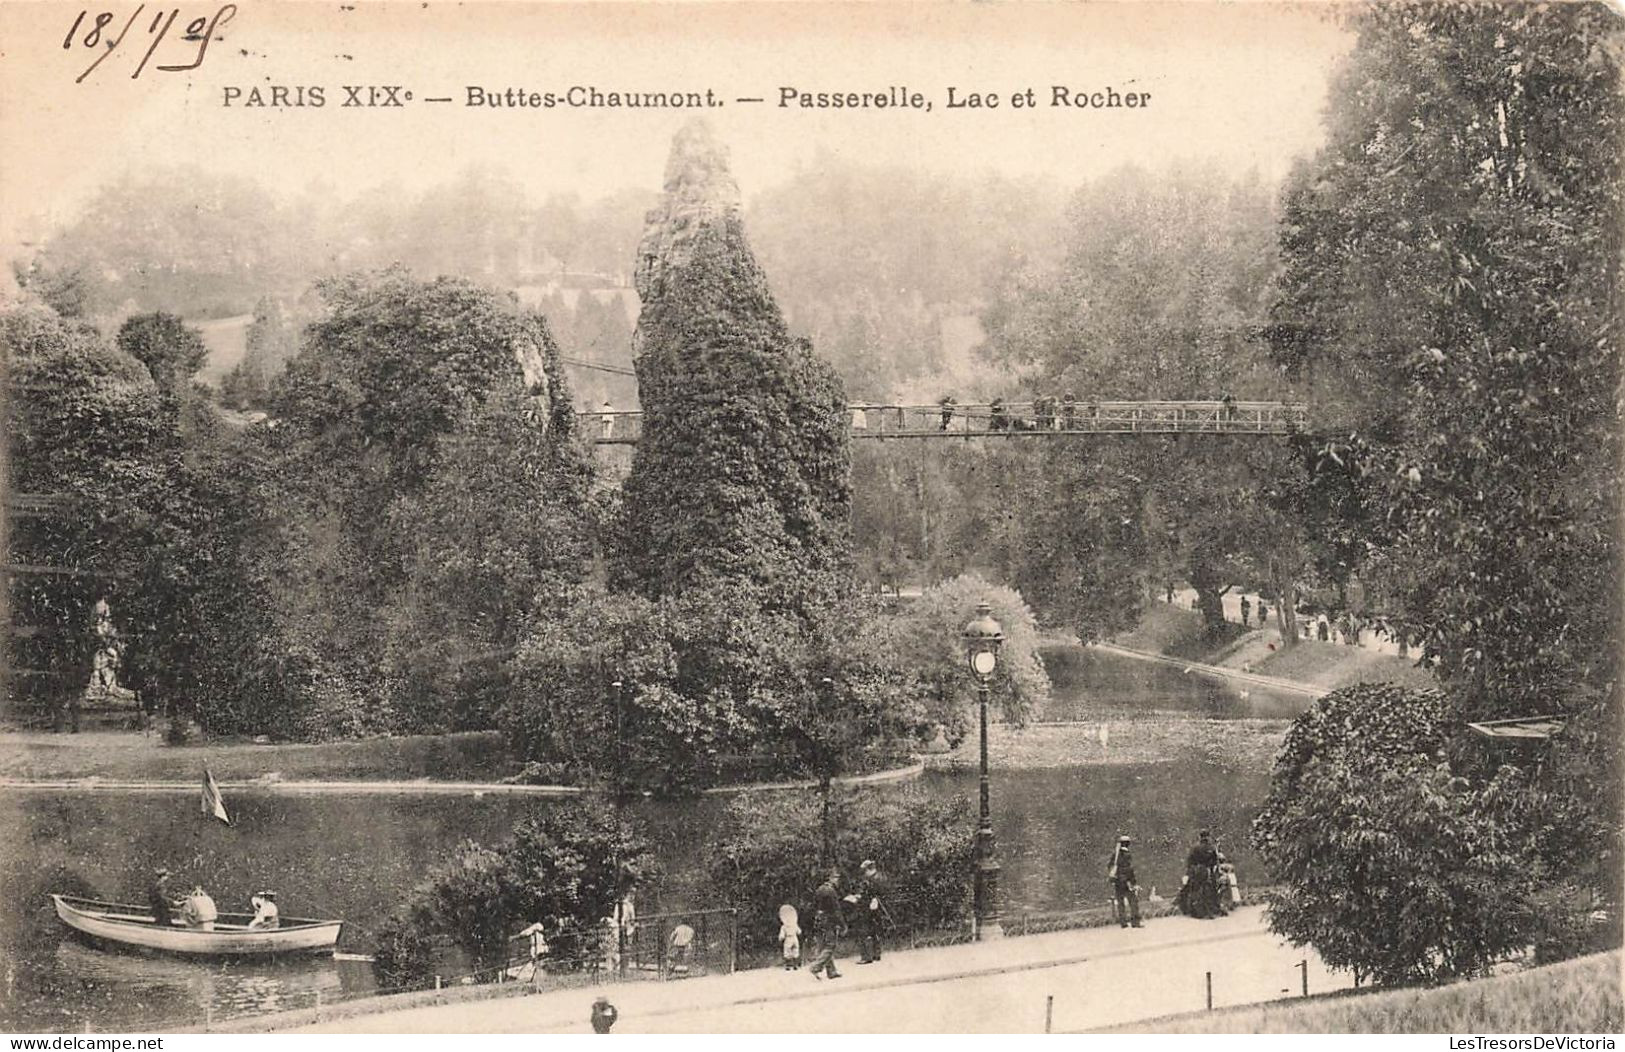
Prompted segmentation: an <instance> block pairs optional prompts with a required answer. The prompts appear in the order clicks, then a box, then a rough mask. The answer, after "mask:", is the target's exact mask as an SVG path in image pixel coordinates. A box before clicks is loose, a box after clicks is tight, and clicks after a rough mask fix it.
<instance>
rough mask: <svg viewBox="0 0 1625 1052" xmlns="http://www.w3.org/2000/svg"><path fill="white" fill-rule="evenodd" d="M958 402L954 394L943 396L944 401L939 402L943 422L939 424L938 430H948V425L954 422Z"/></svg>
mask: <svg viewBox="0 0 1625 1052" xmlns="http://www.w3.org/2000/svg"><path fill="white" fill-rule="evenodd" d="M958 404H959V402H958V401H957V400H956V399H955V398H954V396H953V395H951V394H948V395H943V396H942V401H940V402H938V403H937V405H939V406H941V407H942V423H940V424H938V425H937V430H938V431H946V430H948V425H949V424H951V423H953V422H954V407H955V406H957V405H958Z"/></svg>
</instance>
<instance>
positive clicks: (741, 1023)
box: [299, 907, 1351, 1033]
mask: <svg viewBox="0 0 1625 1052" xmlns="http://www.w3.org/2000/svg"><path fill="white" fill-rule="evenodd" d="M1305 959H1307V960H1308V977H1309V989H1310V991H1311V992H1312V993H1325V992H1326V991H1328V990H1332V989H1341V988H1343V987H1347V986H1349V985H1351V980H1350V979H1349V978H1348V977H1347V976H1342V975H1333V974H1330V973H1328V972H1327V970H1326V969H1325V968H1324V967H1323V966H1322V965H1321V963H1320V961H1319V959H1318V958H1317V957H1316V956H1315V955H1314V953H1313V951H1305V950H1300V949H1296V948H1293V947H1291V946H1288V945H1285V944H1283V943H1281V942H1280V941H1279V940H1278V939H1277V938H1276V937H1275V936H1273V935H1271V934H1270V933H1269V932H1268V931H1267V930H1266V929H1265V927H1264V921H1263V910H1262V909H1261V908H1259V907H1246V908H1243V909H1241V910H1238V911H1237V912H1236V913H1234V914H1232V915H1230V916H1229V917H1222V918H1217V919H1214V920H1207V921H1198V920H1192V919H1190V918H1188V917H1166V918H1159V919H1156V920H1152V921H1148V922H1147V923H1146V927H1144V928H1141V929H1128V930H1124V929H1121V928H1116V927H1110V928H1087V929H1082V930H1074V931H1062V932H1051V933H1048V934H1044V935H1028V936H1023V937H1021V938H1012V939H1003V940H999V941H994V942H985V943H976V944H970V945H962V946H945V947H934V948H929V949H921V950H904V951H892V952H889V953H887V954H886V956H885V959H884V960H882V961H880V962H879V963H877V964H872V965H859V964H858V963H857V961H856V960H854V959H850V958H849V959H845V960H842V961H841V962H840V967H841V969H842V973H843V974H842V978H840V979H838V980H833V981H831V980H818V979H814V978H813V977H812V976H811V975H810V974H808V973H807V972H806V971H805V970H801V971H794V972H786V971H783V970H780V969H760V970H755V971H748V972H740V973H737V974H735V975H719V976H706V977H700V978H694V979H687V980H682V981H677V982H653V981H650V982H630V983H625V984H611V985H608V986H606V987H602V988H597V987H581V988H577V989H572V990H558V991H550V992H548V993H544V994H536V995H530V996H522V997H515V998H508V999H499V1000H485V1001H477V1002H466V1003H459V1004H447V1005H433V1006H426V1007H421V1008H409V1009H402V1010H397V1011H391V1012H383V1013H374V1014H369V1015H359V1016H354V1017H351V1018H347V1019H342V1020H335V1021H332V1022H328V1023H323V1024H318V1025H315V1026H307V1027H301V1028H299V1029H301V1030H304V1031H306V1032H326V1033H340V1032H346V1033H408V1032H411V1033H543V1032H559V1033H572V1032H574V1033H580V1032H585V1031H586V1030H587V1014H588V1008H589V1006H590V1005H591V1003H592V1000H593V998H594V997H596V996H597V995H598V994H599V993H601V992H602V993H604V994H606V995H607V996H608V997H609V998H610V1000H611V1001H613V1002H614V1003H615V1005H616V1006H617V1007H618V1008H619V1009H620V1013H621V1015H620V1022H619V1023H618V1024H617V1025H616V1028H615V1031H616V1033H622V1032H625V1033H775V1032H789V1033H932V1032H952V1033H971V1032H980V1033H1004V1032H1016V1033H1035V1032H1042V1031H1043V1029H1044V1016H1045V1007H1046V998H1047V997H1051V996H1053V997H1054V999H1055V1000H1054V1008H1053V1019H1052V1026H1053V1028H1054V1029H1055V1030H1057V1031H1063V1030H1083V1029H1092V1028H1095V1027H1103V1026H1113V1025H1119V1024H1124V1023H1132V1022H1135V1021H1137V1020H1145V1019H1153V1018H1157V1017H1160V1016H1165V1015H1171V1014H1174V1013H1178V1012H1186V1011H1192V1010H1195V1009H1200V1008H1202V1007H1203V1006H1204V1005H1205V1003H1206V978H1205V976H1206V973H1208V972H1212V973H1213V1003H1214V1006H1215V1007H1223V1006H1228V1005H1240V1004H1250V1003H1255V1002H1258V1001H1263V1000H1270V999H1275V998H1281V997H1288V996H1294V995H1297V994H1298V993H1300V992H1301V985H1300V984H1301V982H1302V979H1301V976H1300V972H1299V970H1298V962H1299V961H1302V960H1305Z"/></svg>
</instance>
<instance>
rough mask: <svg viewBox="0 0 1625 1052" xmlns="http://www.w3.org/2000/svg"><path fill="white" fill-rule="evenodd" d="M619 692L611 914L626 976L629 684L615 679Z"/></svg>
mask: <svg viewBox="0 0 1625 1052" xmlns="http://www.w3.org/2000/svg"><path fill="white" fill-rule="evenodd" d="M609 686H610V689H612V690H613V691H615V826H616V828H615V833H614V839H613V840H611V841H610V843H611V844H612V845H614V851H613V852H611V856H610V866H611V867H612V868H613V869H614V876H613V877H612V878H611V881H610V893H611V894H613V895H614V896H615V906H614V908H613V909H612V910H611V911H610V915H611V916H612V917H614V918H615V967H616V970H617V971H618V972H620V974H621V977H622V978H625V977H626V897H627V896H628V895H629V894H631V889H630V888H627V889H625V890H623V889H622V888H621V882H622V880H623V879H624V877H623V875H622V873H621V849H620V844H621V830H620V824H621V798H622V797H624V796H625V795H626V744H625V742H624V740H623V738H624V735H625V733H626V728H625V723H626V684H625V682H623V681H622V680H615V681H614V682H613V683H611V684H610V685H609Z"/></svg>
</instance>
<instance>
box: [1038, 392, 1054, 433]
mask: <svg viewBox="0 0 1625 1052" xmlns="http://www.w3.org/2000/svg"><path fill="white" fill-rule="evenodd" d="M1033 426H1034V427H1036V428H1037V429H1038V430H1040V431H1053V430H1055V401H1054V400H1053V399H1050V398H1042V397H1040V398H1035V399H1033Z"/></svg>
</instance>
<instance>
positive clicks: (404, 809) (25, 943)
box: [0, 648, 1302, 1032]
mask: <svg viewBox="0 0 1625 1052" xmlns="http://www.w3.org/2000/svg"><path fill="white" fill-rule="evenodd" d="M1073 649H1074V650H1076V648H1073ZM1084 657H1085V658H1090V657H1100V655H1084ZM1116 661H1117V662H1118V664H1116V665H1113V664H1111V663H1110V662H1101V661H1080V660H1079V659H1076V658H1071V659H1063V661H1062V662H1061V663H1060V666H1061V667H1058V666H1057V664H1055V663H1053V662H1052V665H1051V668H1052V675H1055V678H1056V683H1057V690H1056V696H1057V698H1058V701H1057V707H1058V708H1061V709H1064V710H1065V711H1066V712H1067V715H1064V716H1057V715H1056V714H1055V713H1054V712H1051V713H1048V714H1046V715H1047V716H1048V718H1051V719H1055V718H1087V717H1088V716H1089V715H1090V714H1097V715H1098V713H1099V712H1101V711H1112V712H1122V711H1124V710H1125V709H1136V710H1144V709H1152V708H1158V709H1163V710H1170V709H1171V710H1175V711H1183V712H1186V713H1189V714H1190V715H1191V716H1192V717H1193V718H1200V717H1202V716H1205V715H1207V714H1208V713H1209V711H1210V708H1209V707H1210V706H1211V705H1213V704H1224V703H1223V702H1222V699H1221V700H1220V701H1219V702H1215V701H1214V700H1213V696H1212V694H1211V692H1210V690H1209V688H1208V687H1207V685H1205V684H1202V683H1199V682H1196V681H1195V680H1194V678H1193V677H1181V676H1179V674H1178V671H1177V670H1168V669H1162V668H1158V667H1156V666H1149V665H1144V664H1142V663H1137V662H1136V663H1132V664H1133V665H1134V666H1135V667H1133V668H1126V667H1123V665H1122V662H1123V661H1124V659H1116ZM1170 672H1172V676H1173V678H1172V679H1169V678H1168V674H1169V673H1170ZM1181 692H1183V693H1181ZM1103 699H1107V700H1103ZM1296 704H1297V705H1298V706H1299V707H1301V704H1302V703H1301V700H1300V701H1297V702H1296ZM1232 709H1233V706H1232ZM1227 711H1228V710H1227ZM1229 714H1232V715H1233V714H1236V713H1234V712H1233V711H1229ZM1241 714H1251V713H1241ZM919 786H920V788H921V789H922V790H923V791H925V792H927V793H930V794H933V795H936V796H940V797H952V796H962V797H965V798H967V799H974V798H975V794H976V776H975V774H974V773H972V772H968V771H967V772H956V773H951V774H950V773H941V774H928V775H927V776H926V777H924V778H923V779H921V781H920V782H919ZM1266 786H1267V773H1266V772H1264V771H1239V770H1235V769H1232V768H1230V767H1227V766H1224V765H1220V764H1215V763H1210V762H1206V761H1203V760H1201V759H1197V758H1182V759H1178V760H1172V761H1169V762H1162V763H1150V764H1119V765H1113V766H1102V767H1072V768H1060V769H1053V770H1041V771H1011V772H1002V771H1001V772H999V773H998V775H997V776H996V777H995V779H994V783H993V800H992V803H993V817H994V824H995V828H996V830H997V834H998V842H999V848H1000V854H1001V858H1002V861H1003V865H1004V872H1003V878H1002V893H1003V898H1004V903H1005V907H1006V910H1007V912H1009V913H1020V912H1023V911H1029V910H1032V911H1041V910H1061V909H1069V908H1074V907H1077V906H1081V905H1092V904H1101V903H1104V902H1106V901H1107V894H1108V893H1107V888H1106V881H1105V868H1106V862H1107V859H1108V857H1109V855H1110V851H1111V844H1112V841H1113V840H1114V839H1115V837H1116V836H1117V835H1118V834H1119V833H1121V832H1130V833H1133V834H1134V836H1135V837H1136V840H1137V850H1136V852H1135V860H1136V863H1137V868H1138V869H1139V875H1140V878H1141V881H1142V883H1144V884H1145V886H1146V887H1147V888H1150V887H1151V886H1153V885H1156V886H1158V888H1159V890H1160V891H1161V893H1162V894H1163V895H1165V896H1166V897H1169V898H1171V897H1172V895H1173V892H1174V891H1175V890H1176V889H1177V887H1178V883H1179V875H1180V873H1181V872H1182V871H1183V865H1182V863H1183V860H1184V853H1185V851H1186V850H1187V848H1188V846H1189V843H1190V842H1191V840H1192V839H1193V837H1194V836H1195V833H1196V830H1197V829H1199V828H1210V829H1212V830H1213V831H1214V834H1215V836H1216V837H1217V838H1218V840H1219V842H1220V845H1221V848H1222V849H1223V850H1225V851H1226V852H1227V853H1229V854H1230V855H1231V856H1232V857H1233V858H1234V859H1235V860H1236V862H1237V864H1238V867H1239V869H1240V874H1241V878H1242V881H1243V883H1244V884H1246V883H1248V882H1249V881H1252V880H1256V879H1259V874H1258V873H1257V872H1256V870H1257V867H1256V863H1255V860H1254V857H1253V855H1252V853H1251V851H1250V850H1249V849H1248V847H1247V844H1246V832H1247V824H1248V822H1249V820H1250V819H1251V816H1252V814H1253V812H1254V811H1255V810H1256V807H1257V804H1258V802H1259V801H1260V800H1262V798H1263V795H1264V792H1265V789H1266ZM871 791H873V790H871ZM548 806H553V805H552V804H551V803H550V802H548V801H546V800H537V799H527V798H520V797H509V796H489V797H484V798H479V799H476V798H473V797H441V796H434V797H372V796H354V797H345V796H311V797H298V796H277V795H267V794H254V793H249V792H239V793H237V794H235V795H234V796H233V798H232V809H233V814H234V817H235V818H236V824H235V825H233V826H231V827H226V826H222V825H221V824H220V823H218V822H210V821H208V820H206V819H202V818H201V816H199V815H198V813H197V808H196V802H195V799H193V798H182V797H176V796H169V795H152V794H141V793H130V794H112V793H96V794H68V795H64V796H57V797H53V796H46V795H43V794H20V793H6V794H0V829H8V830H26V831H27V835H26V839H22V838H17V837H13V838H12V840H11V844H12V845H14V846H15V849H13V850H9V851H5V852H0V960H3V961H4V964H5V968H6V979H7V981H6V984H5V986H4V989H3V991H0V993H3V997H0V1029H13V1030H25V1031H58V1032H61V1031H70V1030H81V1029H83V1028H84V1027H85V1026H86V1025H87V1023H88V1024H89V1025H92V1026H94V1027H95V1028H96V1029H100V1030H110V1029H136V1028H142V1027H146V1028H158V1027H161V1026H162V1025H163V1024H166V1023H167V1024H169V1025H171V1026H180V1025H189V1024H200V1023H202V1022H203V1018H204V1013H205V1009H206V1008H207V1009H208V1010H210V1011H212V1013H213V1014H214V1016H215V1017H216V1018H217V1019H224V1018H226V1017H229V1016H231V1015H234V1014H240V1013H243V1012H249V1011H254V1012H258V1011H267V1010H275V1009H279V1008H303V1007H308V1006H309V1005H310V1004H311V1003H312V1002H313V1001H314V999H315V996H316V993H317V991H320V992H321V994H322V997H323V998H324V1000H327V999H338V998H342V997H350V996H356V995H361V994H365V993H367V992H370V991H371V990H372V989H373V985H372V976H371V972H370V970H369V968H368V966H367V965H366V964H364V963H353V962H335V961H333V960H329V959H320V958H318V959H308V958H307V959H303V960H293V961H289V962H286V963H280V962H250V961H226V962H193V961H186V960H179V959H175V958H164V957H145V956H136V955H134V954H126V953H119V952H112V951H107V950H103V949H96V948H92V947H90V946H86V945H82V944H80V943H79V942H77V941H75V940H74V939H73V938H72V937H71V936H69V935H68V933H67V932H66V930H65V929H64V928H63V927H62V926H61V924H60V923H59V922H58V921H57V919H56V917H55V915H54V913H53V912H52V911H51V908H50V904H49V901H48V900H47V898H46V895H47V893H48V892H51V891H58V892H68V893H71V894H83V895H87V896H90V897H94V898H102V899H112V900H115V901H126V902H128V901H137V902H139V901H142V899H143V898H144V895H145V886H146V882H147V881H148V879H149V878H150V875H151V871H152V867H153V866H154V865H156V864H158V863H159V862H162V863H164V864H166V865H168V866H170V867H171V868H172V869H175V870H176V871H177V872H176V878H175V883H176V884H177V885H190V884H191V883H192V882H193V881H196V882H199V883H202V884H203V885H204V886H205V887H206V888H208V889H209V890H210V892H211V893H212V894H213V895H214V897H215V899H216V901H218V902H219V903H220V905H221V908H222V909H224V910H239V909H243V908H246V905H247V902H248V896H249V895H250V894H251V893H253V892H254V891H257V890H258V889H260V888H262V887H266V886H274V887H275V888H276V889H277V891H278V893H279V900H280V904H281V905H282V909H283V912H284V914H286V915H289V916H334V917H342V918H344V921H345V927H344V934H343V938H342V940H341V943H340V949H341V950H345V951H350V952H361V953H366V952H369V951H370V950H371V948H372V945H373V933H374V930H375V928H376V925H377V923H378V922H379V920H380V919H381V918H382V917H383V916H384V915H386V914H387V913H389V912H390V910H392V909H393V908H394V906H395V905H396V904H397V903H398V902H399V901H400V900H401V898H402V897H403V896H405V895H407V894H408V893H409V892H410V890H411V888H412V887H413V885H415V884H416V883H417V882H418V881H419V880H420V879H422V876H423V874H424V872H425V871H426V870H427V869H428V868H429V867H430V866H432V865H433V864H434V863H435V862H436V861H438V860H439V859H440V858H441V857H443V856H444V855H445V854H446V853H447V852H448V851H450V850H451V849H452V848H453V847H454V846H455V845H456V844H457V843H458V841H460V840H462V839H464V838H466V837H472V838H474V839H476V840H481V841H485V842H488V843H489V842H495V841H498V840H501V839H502V838H504V837H505V836H507V835H508V832H509V830H510V829H511V828H512V826H513V824H514V822H515V821H517V820H518V819H520V818H521V817H523V816H524V815H525V814H527V813H529V812H530V811H531V810H532V809H534V808H538V807H548ZM726 806H727V801H726V800H725V799H724V798H720V797H705V798H702V799H699V800H686V801H671V802H666V801H653V800H646V801H641V802H639V803H637V804H635V805H633V808H634V810H635V812H636V813H637V814H638V816H639V817H640V818H642V819H643V820H644V822H645V823H646V824H647V825H648V827H649V831H650V835H651V839H652V840H653V841H654V844H655V847H656V850H657V851H658V852H659V854H660V856H661V859H662V862H663V863H664V865H665V868H666V875H665V877H664V878H663V883H662V884H660V885H659V886H656V887H650V888H646V889H645V891H644V894H643V896H642V901H641V902H640V905H641V907H642V908H643V909H644V910H647V911H650V912H655V911H659V910H663V909H681V908H684V907H688V906H709V905H714V904H715V903H714V902H713V901H712V892H711V890H710V889H709V887H708V885H707V884H706V882H705V880H704V875H703V865H704V858H705V851H706V846H707V843H708V842H709V840H710V838H711V836H712V830H714V829H715V827H716V823H717V819H718V818H719V816H720V815H721V812H722V810H723V808H725V807H726ZM760 920H761V923H764V924H773V925H776V924H777V921H776V920H775V919H773V918H761V919H760ZM745 922H746V923H750V920H749V919H746V920H745ZM455 970H457V966H456V962H454V961H448V962H447V971H448V972H451V971H455Z"/></svg>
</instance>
